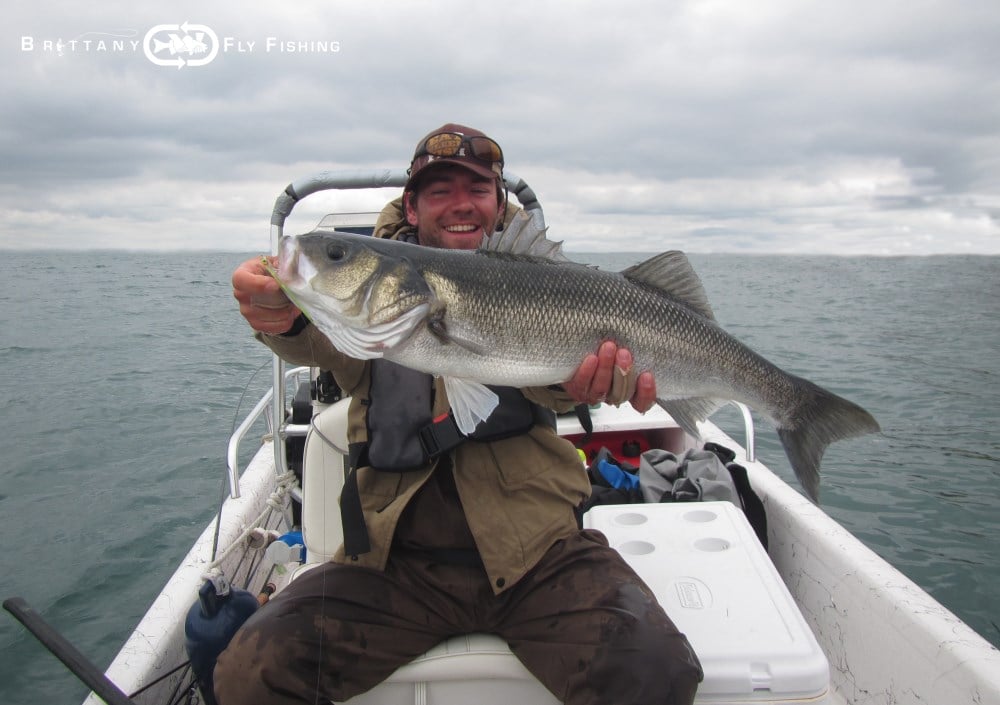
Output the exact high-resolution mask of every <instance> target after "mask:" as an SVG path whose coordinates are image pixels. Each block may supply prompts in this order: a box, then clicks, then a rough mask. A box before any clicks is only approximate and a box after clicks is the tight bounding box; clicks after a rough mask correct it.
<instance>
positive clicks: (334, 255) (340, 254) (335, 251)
mask: <svg viewBox="0 0 1000 705" xmlns="http://www.w3.org/2000/svg"><path fill="white" fill-rule="evenodd" d="M326 256H327V259H329V260H330V261H331V262H339V261H340V260H342V259H344V257H346V256H347V248H346V247H344V246H343V245H341V244H340V243H339V242H331V243H330V244H329V245H327V246H326Z"/></svg>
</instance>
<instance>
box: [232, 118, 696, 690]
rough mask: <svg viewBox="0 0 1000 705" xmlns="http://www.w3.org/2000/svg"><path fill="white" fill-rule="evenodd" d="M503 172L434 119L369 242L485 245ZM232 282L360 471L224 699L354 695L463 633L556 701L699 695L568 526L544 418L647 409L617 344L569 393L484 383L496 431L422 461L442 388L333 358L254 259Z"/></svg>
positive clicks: (679, 656) (564, 492)
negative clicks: (311, 371) (335, 548)
mask: <svg viewBox="0 0 1000 705" xmlns="http://www.w3.org/2000/svg"><path fill="white" fill-rule="evenodd" d="M502 170H503V153H502V152H501V150H500V147H499V145H497V143H496V142H494V141H493V140H492V139H490V138H489V137H487V136H486V135H484V134H483V133H482V132H480V131H478V130H473V129H471V128H468V127H464V126H462V125H455V124H449V125H444V126H443V127H441V128H439V129H438V130H435V131H434V132H432V133H430V134H429V135H427V136H426V137H425V138H424V139H422V140H421V141H420V142H419V144H418V145H417V149H416V151H415V153H414V157H413V161H412V162H411V165H410V172H409V180H408V182H407V184H406V187H405V189H404V193H403V197H402V199H401V201H400V202H399V203H398V204H396V205H394V204H390V206H389V207H387V209H386V210H385V211H383V215H382V216H381V217H380V219H379V222H378V223H377V225H376V235H377V236H382V237H395V238H398V239H407V240H410V241H415V242H418V243H419V244H421V245H424V246H428V247H442V248H455V249H472V248H476V247H478V246H479V244H480V242H481V241H482V238H483V236H484V234H489V233H491V232H493V231H494V230H495V229H496V228H497V225H498V223H501V222H502V221H503V219H504V216H505V214H506V213H507V204H506V198H505V197H504V194H505V190H504V188H503V178H502ZM233 288H234V294H235V296H236V298H237V299H238V300H239V301H240V311H241V313H242V314H243V315H244V317H245V318H246V319H247V321H248V322H249V323H250V325H251V326H252V327H253V328H254V329H255V330H256V331H258V337H259V338H260V339H261V340H262V341H263V342H264V343H265V344H267V345H268V346H269V347H270V348H271V349H272V350H274V351H275V352H277V353H278V354H279V355H281V356H282V357H283V358H285V359H287V360H289V361H290V362H293V363H297V364H311V365H316V366H320V367H323V368H325V369H330V370H332V371H333V373H334V376H335V378H336V379H337V381H338V383H339V384H340V386H341V388H343V389H344V390H345V391H346V392H347V393H348V394H350V395H351V399H352V406H351V409H350V412H349V417H350V418H349V433H348V435H349V441H350V442H351V445H352V459H353V461H354V463H353V464H354V466H355V471H354V472H353V473H352V476H351V477H350V478H349V480H348V483H347V484H346V485H345V491H344V493H343V495H342V498H341V504H342V510H343V514H344V517H345V545H344V546H343V547H342V548H341V550H340V551H339V552H338V554H337V556H336V557H335V559H334V561H333V562H330V563H327V564H324V565H322V566H320V567H318V568H315V569H313V570H311V571H309V572H307V573H306V574H305V575H303V576H302V577H300V578H298V579H297V580H296V581H294V582H293V583H292V584H291V585H290V586H288V587H287V588H286V589H285V590H283V591H282V592H281V593H279V594H278V595H277V596H276V597H275V598H274V599H273V600H272V601H271V602H269V603H268V604H267V605H266V606H265V607H264V608H262V609H261V610H260V611H258V612H257V613H256V614H255V615H254V616H253V617H251V619H250V620H249V621H248V622H247V624H246V625H244V627H243V628H242V629H241V630H240V632H239V633H237V635H236V636H235V637H234V639H233V641H232V643H231V644H230V646H229V648H228V649H227V650H226V651H225V652H224V653H223V654H222V656H221V657H220V659H219V663H218V666H217V668H216V673H215V684H216V695H217V697H218V700H219V702H220V704H221V705H234V704H236V703H257V704H261V705H278V704H286V703H289V704H290V703H305V702H309V703H312V702H324V701H329V700H336V701H343V700H347V699H348V698H350V697H352V696H353V695H356V694H358V693H360V692H364V691H365V690H368V689H370V688H372V687H374V686H375V685H377V684H378V683H379V682H381V681H382V680H384V679H385V678H387V677H388V676H389V675H390V674H391V673H392V672H393V671H394V670H396V668H398V667H399V666H401V665H403V664H405V663H407V662H409V661H411V660H412V659H414V658H416V657H417V656H419V655H421V654H422V653H424V652H426V651H427V650H428V649H430V648H431V647H433V646H434V645H436V644H437V643H439V642H441V641H442V640H444V639H446V638H448V637H450V636H453V635H456V634H463V633H471V632H488V633H493V634H497V635H499V636H500V637H502V638H504V639H505V640H506V641H507V642H508V643H509V644H510V647H511V650H512V651H513V653H514V654H515V655H516V656H517V657H518V658H519V659H520V660H521V661H522V662H523V663H524V664H525V665H526V666H527V668H528V669H529V670H530V671H531V672H532V673H533V674H534V675H535V676H536V677H537V678H538V679H539V680H540V681H541V682H542V683H543V684H544V685H545V686H546V687H547V688H548V689H549V690H550V691H552V692H553V693H554V694H555V695H556V696H557V697H558V698H560V699H561V700H562V701H563V702H565V703H571V704H573V705H597V704H599V703H600V704H606V705H610V704H611V703H614V704H615V705H627V704H630V703H631V704H634V705H654V704H657V705H660V704H667V703H671V704H672V703H690V702H691V701H692V700H693V698H694V693H695V690H696V688H697V684H698V683H699V682H700V681H701V678H702V671H701V666H700V664H699V662H698V659H697V657H696V656H695V654H694V652H693V651H692V649H691V647H690V645H689V644H688V642H687V639H686V638H685V637H684V635H683V634H680V633H679V632H678V631H677V629H676V627H675V626H674V624H673V623H672V622H671V621H670V619H669V618H668V617H667V615H666V614H665V613H664V611H663V609H662V608H661V607H660V606H659V604H658V603H657V602H656V599H655V597H654V596H653V594H652V592H651V591H650V590H649V589H648V588H647V587H646V586H645V585H644V584H643V583H642V581H641V580H640V579H639V578H638V576H637V575H636V574H635V573H634V571H632V570H631V568H629V566H628V565H627V564H626V563H625V561H624V560H623V559H622V558H621V557H620V556H619V555H618V553H617V552H616V551H614V550H612V549H611V548H609V547H608V545H607V541H606V540H605V539H604V537H603V536H602V535H601V534H600V533H598V532H594V531H581V530H580V529H579V528H578V526H577V524H576V519H575V515H574V509H575V508H576V507H578V506H579V504H580V503H581V502H582V501H583V500H584V499H585V498H586V496H587V495H588V493H589V485H588V482H587V479H586V476H585V473H583V472H582V471H581V468H580V465H579V460H578V458H577V454H576V452H575V450H574V448H573V447H572V446H571V444H569V443H568V442H566V441H565V440H563V439H561V438H559V437H558V435H557V434H556V433H555V428H554V424H553V423H552V422H551V418H550V416H551V414H550V413H547V412H545V409H552V410H555V411H566V410H569V409H570V408H572V406H573V405H574V403H575V402H578V401H587V402H590V403H594V402H597V401H600V400H604V399H605V398H608V400H609V401H612V402H615V403H621V402H624V401H630V402H631V403H632V404H633V406H635V407H636V408H637V409H639V410H640V411H645V410H646V409H648V408H649V407H650V406H651V405H652V404H653V402H654V400H655V396H656V390H655V383H654V381H653V379H652V375H650V374H649V373H643V374H639V375H636V374H635V373H634V372H633V371H632V359H631V355H630V354H629V352H628V351H627V350H624V349H618V348H617V347H616V346H615V344H614V343H612V342H606V343H604V344H603V345H602V346H601V347H600V349H599V350H598V351H596V352H595V353H594V354H591V355H588V356H587V357H586V358H585V359H584V360H582V361H581V365H580V368H579V369H578V370H577V372H576V374H575V375H574V376H573V378H572V379H571V380H568V381H567V382H566V383H565V384H564V385H562V387H561V388H544V389H524V390H515V389H511V388H502V387H501V388H495V390H496V391H497V392H498V394H499V396H500V398H501V404H500V407H498V410H497V411H496V412H494V414H493V415H492V416H491V417H490V419H489V420H487V422H485V423H484V424H482V425H481V426H480V427H479V428H477V429H476V431H475V433H474V434H472V436H470V437H469V438H468V439H464V438H458V439H457V440H454V442H453V443H447V444H446V447H444V448H443V449H440V450H439V451H435V452H432V451H429V450H428V445H427V444H426V443H420V442H418V441H419V437H420V436H421V435H422V434H427V433H430V434H432V435H433V434H435V433H436V429H437V428H438V426H437V424H439V423H442V422H441V421H440V419H445V420H446V419H447V412H448V409H449V406H448V400H447V396H446V394H445V391H444V386H443V384H442V383H441V381H440V380H435V379H433V378H432V377H431V376H430V375H425V374H422V373H418V372H415V371H412V370H407V369H405V368H402V367H399V366H397V365H394V364H393V363H390V362H387V361H382V360H373V361H361V360H355V359H352V358H349V357H347V356H345V355H343V354H342V353H340V352H339V351H337V350H336V349H334V348H333V346H332V345H331V344H330V343H329V341H328V340H327V339H326V338H325V337H324V336H322V334H320V333H319V332H318V331H317V330H316V329H315V328H314V327H313V326H312V325H311V324H309V323H308V322H306V321H305V319H304V318H303V317H301V316H300V312H299V311H298V310H297V309H295V307H294V306H292V304H291V303H290V302H289V301H288V299H287V298H285V297H284V295H283V294H282V293H281V292H280V290H279V289H278V287H277V284H276V282H274V280H273V279H271V278H270V277H269V276H268V275H267V274H266V272H265V271H264V270H263V268H262V267H261V265H260V263H259V261H258V260H249V261H247V262H245V263H243V264H242V265H240V267H239V268H237V270H236V272H235V273H234V274H233ZM494 417H496V418H494ZM446 422H447V421H445V423H446ZM446 437H451V438H453V434H452V436H446ZM431 445H432V446H433V445H434V444H431Z"/></svg>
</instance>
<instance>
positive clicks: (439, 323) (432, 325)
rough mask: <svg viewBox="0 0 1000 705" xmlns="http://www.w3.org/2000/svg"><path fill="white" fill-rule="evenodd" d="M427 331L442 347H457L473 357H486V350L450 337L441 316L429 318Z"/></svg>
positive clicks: (473, 342) (476, 344)
mask: <svg viewBox="0 0 1000 705" xmlns="http://www.w3.org/2000/svg"><path fill="white" fill-rule="evenodd" d="M427 330H429V331H430V332H431V335H433V336H434V337H435V338H437V340H438V341H440V342H441V344H442V345H457V346H458V347H460V348H462V349H464V350H468V351H469V352H470V353H472V354H473V355H477V356H479V357H488V355H487V351H486V348H485V347H483V346H482V345H480V344H479V343H477V342H475V341H473V340H467V339H465V338H459V337H457V336H454V335H452V334H451V332H450V331H449V330H448V326H447V324H446V323H445V319H444V316H443V315H434V316H431V317H430V318H429V319H428V321H427Z"/></svg>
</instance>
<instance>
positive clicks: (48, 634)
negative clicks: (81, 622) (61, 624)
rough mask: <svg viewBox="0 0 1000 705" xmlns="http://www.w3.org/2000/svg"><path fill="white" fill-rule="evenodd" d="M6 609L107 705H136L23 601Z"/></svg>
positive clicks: (6, 602) (14, 601) (12, 601)
mask: <svg viewBox="0 0 1000 705" xmlns="http://www.w3.org/2000/svg"><path fill="white" fill-rule="evenodd" d="M3 608H4V609H5V610H7V611H8V612H10V613H11V614H12V615H14V618H15V619H16V620H17V621H18V622H20V623H21V624H23V625H24V627H25V629H27V630H28V631H29V632H31V633H32V635H34V637H35V638H36V639H38V641H40V642H41V643H42V646H44V647H45V648H46V649H48V650H49V652H51V653H52V655H53V656H55V657H56V658H57V659H59V660H60V661H62V662H63V665H64V666H66V668H68V669H69V670H70V671H72V673H73V675H75V676H76V677H77V678H79V679H80V680H81V681H82V682H83V684H84V685H86V686H87V687H88V688H90V689H91V690H92V691H94V693H95V694H96V695H97V696H98V697H99V698H101V699H102V700H103V701H104V702H106V703H107V704H108V705H136V702H135V701H134V700H132V699H131V698H130V697H128V696H127V695H126V694H125V693H123V692H122V691H121V689H120V688H119V687H118V686H117V685H115V684H114V683H112V682H111V680H110V679H109V678H108V677H107V676H106V675H104V673H103V672H102V671H101V670H100V669H99V668H98V667H97V666H95V665H94V664H93V662H91V661H90V660H89V659H88V658H87V657H86V656H84V655H83V654H82V653H80V650H79V649H77V648H76V647H75V646H73V644H71V643H70V642H69V641H68V640H67V639H66V637H64V636H63V635H62V634H60V633H59V632H58V631H56V629H55V627H53V626H52V625H51V624H49V623H48V622H46V621H45V620H44V619H43V618H42V616H41V615H40V614H39V613H38V612H37V611H36V610H35V609H34V608H33V607H31V606H30V605H29V604H28V603H27V602H25V600H24V599H23V598H21V597H10V598H8V599H6V600H4V601H3Z"/></svg>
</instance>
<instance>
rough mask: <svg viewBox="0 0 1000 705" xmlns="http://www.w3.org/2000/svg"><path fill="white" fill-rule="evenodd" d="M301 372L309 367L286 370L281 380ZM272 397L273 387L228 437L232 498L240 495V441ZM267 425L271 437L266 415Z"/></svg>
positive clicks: (271, 419)
mask: <svg viewBox="0 0 1000 705" xmlns="http://www.w3.org/2000/svg"><path fill="white" fill-rule="evenodd" d="M303 372H306V373H308V372H309V368H308V367H295V368H293V369H291V370H288V372H286V373H285V374H284V376H283V380H282V381H284V380H285V379H291V378H292V377H298V376H299V375H301V374H302V373H303ZM282 389H284V384H282ZM273 397H274V387H272V388H271V389H268V390H267V392H265V393H264V396H262V397H261V398H260V400H259V401H258V402H257V404H256V405H255V406H254V407H253V409H251V410H250V412H249V413H248V414H247V415H246V418H244V419H243V422H242V423H240V425H239V426H237V427H236V430H235V431H233V435H231V436H230V437H229V446H228V448H227V449H226V466H227V469H228V473H229V496H230V497H232V498H233V499H238V498H239V496H240V443H241V442H242V441H243V438H244V437H245V436H246V434H247V432H248V431H249V430H250V428H251V427H252V426H253V425H254V424H255V423H256V422H257V420H258V419H259V418H260V415H261V414H263V413H265V412H266V411H269V410H270V409H271V408H272V407H271V402H272V400H273ZM267 426H268V431H269V433H270V434H271V436H272V437H273V436H274V435H275V434H274V417H273V416H268V417H267ZM275 440H277V439H275ZM274 445H275V446H280V445H281V444H280V443H275V444H274Z"/></svg>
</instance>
